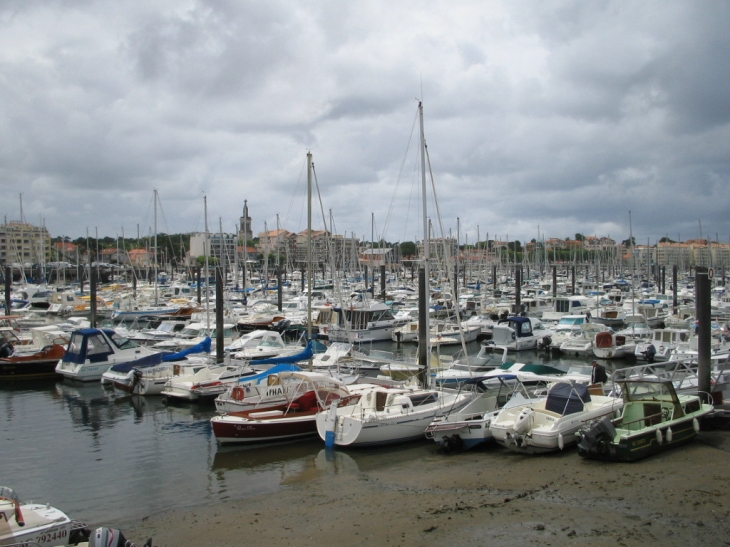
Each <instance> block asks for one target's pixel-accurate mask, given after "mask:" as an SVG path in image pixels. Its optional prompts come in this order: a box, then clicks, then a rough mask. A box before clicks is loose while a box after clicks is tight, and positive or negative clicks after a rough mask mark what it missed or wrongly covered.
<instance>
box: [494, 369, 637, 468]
mask: <svg viewBox="0 0 730 547" xmlns="http://www.w3.org/2000/svg"><path fill="white" fill-rule="evenodd" d="M518 378H520V375H519V374H518ZM520 379H522V378H520ZM536 379H537V378H536V377H534V376H530V377H529V380H530V381H534V380H536ZM547 380H548V381H550V382H553V383H552V384H551V386H550V388H549V390H548V393H547V396H546V397H545V398H543V399H540V400H538V401H530V402H526V403H525V404H522V405H515V406H513V407H511V408H507V409H504V410H502V412H500V413H499V415H498V416H497V417H496V418H495V419H494V420H492V422H491V424H490V426H489V429H490V431H491V433H492V435H493V436H494V440H495V441H497V443H499V444H500V445H502V446H504V447H506V448H509V449H510V450H514V451H517V452H523V453H528V454H537V453H541V452H550V451H556V450H563V449H564V448H565V447H566V446H569V445H571V444H574V443H576V442H577V440H578V438H577V436H576V434H577V432H578V430H579V429H580V428H581V427H582V426H583V425H584V424H585V423H586V422H588V421H592V420H597V419H600V418H602V417H604V416H611V417H612V416H614V414H615V413H616V412H617V411H619V410H620V409H621V407H622V406H623V401H622V400H621V399H617V398H616V397H609V396H606V395H602V394H599V391H600V393H602V389H600V388H598V389H591V392H589V388H588V386H587V385H585V384H581V383H578V382H576V381H560V380H557V379H556V378H548V379H547Z"/></svg>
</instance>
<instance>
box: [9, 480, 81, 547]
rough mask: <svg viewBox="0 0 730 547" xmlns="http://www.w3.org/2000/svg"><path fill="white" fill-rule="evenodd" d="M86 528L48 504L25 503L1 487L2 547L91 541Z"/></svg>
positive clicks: (39, 546)
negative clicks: (7, 546) (3, 546)
mask: <svg viewBox="0 0 730 547" xmlns="http://www.w3.org/2000/svg"><path fill="white" fill-rule="evenodd" d="M89 535H90V531H89V529H88V528H87V527H86V525H85V524H83V523H81V522H78V521H75V520H71V519H70V518H69V517H68V516H67V515H66V514H65V513H64V512H63V511H61V510H60V509H56V508H55V507H51V506H50V505H48V504H46V503H32V502H31V503H23V502H21V501H20V499H19V498H18V496H17V494H16V493H15V492H14V491H13V490H12V489H11V488H8V487H6V486H0V545H17V546H28V547H58V546H62V545H77V544H79V543H80V542H83V541H86V540H88V539H89Z"/></svg>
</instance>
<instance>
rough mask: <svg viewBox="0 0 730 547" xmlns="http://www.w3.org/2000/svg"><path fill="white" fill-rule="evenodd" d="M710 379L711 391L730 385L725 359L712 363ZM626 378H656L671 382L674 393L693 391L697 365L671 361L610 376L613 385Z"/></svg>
mask: <svg viewBox="0 0 730 547" xmlns="http://www.w3.org/2000/svg"><path fill="white" fill-rule="evenodd" d="M710 377H711V383H712V386H713V389H722V387H723V386H727V385H728V384H730V361H729V360H728V359H725V360H722V361H717V362H715V363H713V365H712V368H711V370H710ZM628 378H631V379H643V378H658V379H661V380H669V381H670V382H672V384H673V385H674V388H675V390H676V391H689V390H695V389H696V388H697V386H698V382H697V379H698V378H697V363H696V362H695V361H694V360H689V359H686V360H671V361H664V362H660V363H651V364H645V365H636V366H631V367H626V368H620V369H616V370H615V371H614V373H613V374H612V375H611V380H612V381H613V382H614V383H615V382H616V381H618V380H624V379H628Z"/></svg>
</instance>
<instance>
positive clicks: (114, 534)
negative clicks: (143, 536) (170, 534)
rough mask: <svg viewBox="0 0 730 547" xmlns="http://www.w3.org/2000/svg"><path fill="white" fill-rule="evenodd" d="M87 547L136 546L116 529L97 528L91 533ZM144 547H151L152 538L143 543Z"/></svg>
mask: <svg viewBox="0 0 730 547" xmlns="http://www.w3.org/2000/svg"><path fill="white" fill-rule="evenodd" d="M89 547H136V545H135V544H134V543H132V542H131V541H128V540H127V538H125V537H124V534H122V532H120V531H119V530H117V529H116V528H97V529H96V530H94V531H93V532H92V533H91V537H90V538H89ZM144 547H152V538H150V539H148V540H147V541H146V542H145V544H144Z"/></svg>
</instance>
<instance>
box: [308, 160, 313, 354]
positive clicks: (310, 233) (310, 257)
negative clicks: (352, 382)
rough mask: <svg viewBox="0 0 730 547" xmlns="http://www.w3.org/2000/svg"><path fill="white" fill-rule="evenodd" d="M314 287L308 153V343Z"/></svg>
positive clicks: (310, 166)
mask: <svg viewBox="0 0 730 547" xmlns="http://www.w3.org/2000/svg"><path fill="white" fill-rule="evenodd" d="M312 287H313V282H312V153H311V152H307V343H309V341H310V340H311V339H312ZM310 364H311V360H310Z"/></svg>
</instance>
